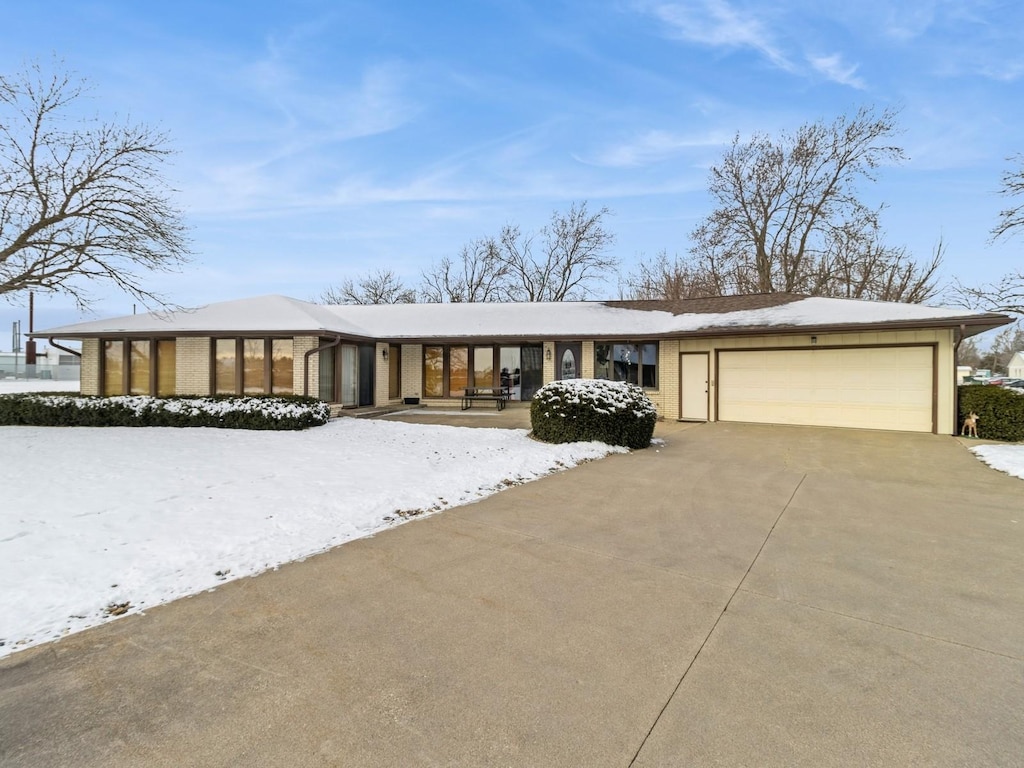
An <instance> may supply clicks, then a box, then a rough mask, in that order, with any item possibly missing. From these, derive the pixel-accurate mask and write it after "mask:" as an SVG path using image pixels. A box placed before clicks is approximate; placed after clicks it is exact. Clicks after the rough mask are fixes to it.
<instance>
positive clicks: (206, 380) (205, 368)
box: [174, 336, 211, 395]
mask: <svg viewBox="0 0 1024 768" xmlns="http://www.w3.org/2000/svg"><path fill="white" fill-rule="evenodd" d="M210 344H211V340H210V339H209V338H207V337H194V336H181V337H179V338H177V339H175V340H174V393H175V394H177V395H209V394H210V391H211V388H210V383H211V382H210V376H211V373H210V355H211V352H210Z"/></svg>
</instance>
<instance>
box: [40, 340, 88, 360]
mask: <svg viewBox="0 0 1024 768" xmlns="http://www.w3.org/2000/svg"><path fill="white" fill-rule="evenodd" d="M46 341H47V343H49V345H50V346H51V347H55V348H56V349H59V350H60V351H61V352H67V353H68V354H69V355H74V356H75V357H78V358H80V357H81V356H82V353H81V352H79V351H78V350H75V349H71V348H70V347H62V346H61V345H60V344H58V343H57V342H56V341H54V340H53V336H51V337H50V338H48V339H47V340H46Z"/></svg>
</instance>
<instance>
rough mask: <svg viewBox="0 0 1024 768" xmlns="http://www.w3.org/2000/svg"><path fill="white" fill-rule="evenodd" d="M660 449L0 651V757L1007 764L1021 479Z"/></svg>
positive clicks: (908, 454)
mask: <svg viewBox="0 0 1024 768" xmlns="http://www.w3.org/2000/svg"><path fill="white" fill-rule="evenodd" d="M660 432H661V433H662V434H663V435H664V437H665V440H666V442H665V444H664V445H662V446H660V447H658V448H657V449H651V450H647V451H642V452H638V453H634V454H630V455H627V456H613V457H610V458H608V459H605V460H602V461H599V462H594V463H591V464H588V465H585V466H583V467H580V468H578V469H575V470H572V471H571V472H566V473H562V474H560V475H556V476H552V477H549V478H546V479H544V480H541V481H539V482H535V483H531V484H528V485H525V486H521V487H517V488H513V489H511V490H509V491H506V492H504V493H502V494H499V495H498V496H494V497H491V498H489V499H486V500H484V501H482V502H480V503H478V504H474V505H472V506H467V507H461V508H458V509H455V510H451V511H448V512H445V513H442V514H439V515H436V516H434V517H431V518H428V519H424V520H419V521H416V522H413V523H410V524H407V525H404V526H402V527H400V528H396V529H393V530H390V531H387V532H385V533H382V534H380V535H378V536H376V537H375V538H372V539H364V540H361V541H357V542H352V543H349V544H346V545H344V546H342V547H339V548H338V549H336V550H334V551H332V552H329V553H326V554H324V555H320V556H317V557H314V558H310V559H309V560H307V561H305V562H302V563H295V564H293V565H290V566H287V567H284V568H281V569H280V570H279V571H276V572H272V573H268V574H265V575H263V576H259V577H256V578H251V579H245V580H242V581H238V582H233V583H229V584H226V585H224V586H223V587H221V588H219V589H217V590H216V591H215V592H210V593H204V594H202V595H198V596H196V597H193V598H189V599H186V600H181V601H178V602H176V603H173V604H171V605H168V606H165V607H162V608H158V609H155V610H152V611H150V612H149V613H148V615H146V616H138V617H130V618H127V619H125V620H122V621H118V622H114V623H112V624H109V625H106V626H104V627H100V628H97V629H94V630H90V631H88V632H84V633H82V634H80V635H77V636H73V637H69V638H67V639H65V640H63V641H61V642H59V643H54V644H51V645H48V646H43V647H40V648H36V649H31V650H28V651H24V652H21V653H18V654H15V655H13V656H11V657H9V658H7V659H6V660H4V661H0V764H2V765H4V766H71V765H73V766H81V767H83V768H85V767H86V766H104V767H114V766H183V765H189V766H252V767H254V768H255V767H258V766H296V767H299V766H403V767H404V766H421V765H422V766H430V765H436V766H588V767H591V766H617V767H619V768H625V767H626V766H630V765H636V766H719V765H720V766H815V767H818V766H833V765H837V766H839V765H841V766H913V765H920V766H946V765H948V766H964V765H970V766H975V767H977V766H1008V765H1018V764H1020V761H1021V756H1022V755H1024V727H1022V726H1024V715H1022V713H1024V684H1022V680H1024V482H1022V481H1020V480H1015V479H1012V478H1010V477H1008V476H1005V475H1002V474H999V473H997V472H995V471H993V470H990V469H988V468H987V467H985V466H984V465H982V464H981V463H980V462H978V461H976V460H975V459H974V458H973V457H971V456H970V455H969V454H968V453H967V451H966V450H965V448H964V447H963V446H962V445H960V444H959V443H958V442H957V441H956V440H954V439H953V438H949V437H936V436H928V435H900V434H890V433H872V432H853V431H840V430H823V429H807V428H786V427H770V426H752V425H751V426H748V425H729V424H707V425H700V426H694V427H686V426H683V425H675V424H670V425H662V426H661V427H660Z"/></svg>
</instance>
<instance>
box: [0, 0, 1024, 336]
mask: <svg viewBox="0 0 1024 768" xmlns="http://www.w3.org/2000/svg"><path fill="white" fill-rule="evenodd" d="M9 5H10V7H8V8H6V9H5V13H4V24H3V25H2V26H0V68H2V71H4V72H7V73H10V72H14V71H16V70H17V69H19V68H21V67H22V65H23V63H24V62H25V61H28V60H39V61H41V62H42V63H43V64H49V62H51V61H52V58H53V57H54V56H56V57H59V58H61V59H63V60H64V62H65V63H66V65H67V67H68V68H69V69H72V70H74V71H75V72H77V73H78V74H79V75H81V76H84V77H86V78H88V79H89V80H90V82H91V84H92V86H93V90H92V93H91V100H90V103H89V105H88V108H89V110H90V111H92V112H94V113H96V114H98V115H100V116H102V117H112V118H117V119H131V120H133V121H139V122H145V123H148V124H151V125H154V126H157V127H160V128H162V129H164V130H166V131H167V132H168V133H169V134H170V136H171V138H172V143H173V146H174V148H175V149H176V150H177V153H178V154H177V155H176V157H175V158H174V159H173V161H172V163H171V165H170V166H169V167H168V176H169V178H170V179H171V181H172V183H173V184H174V186H175V187H176V188H177V189H178V190H179V192H178V194H177V198H176V200H177V202H178V204H179V205H180V206H181V207H182V208H183V210H184V211H185V216H186V219H187V222H188V224H189V225H190V226H191V228H192V237H193V248H194V250H195V253H196V257H195V262H194V263H193V264H192V265H190V266H188V267H186V268H185V270H184V271H182V272H181V273H180V274H176V275H154V276H153V277H152V280H151V281H150V285H151V286H152V287H153V288H154V289H156V290H158V291H161V292H163V293H165V294H166V295H167V296H168V297H169V298H171V299H172V300H174V301H175V302H177V303H179V304H183V305H196V304H202V303H207V302H210V301H217V300H222V299H229V298H238V297H243V296H251V295H259V294H265V293H283V294H286V295H291V296H295V297H297V298H303V299H308V298H312V297H313V296H315V295H316V294H318V293H319V292H320V291H321V290H322V289H323V288H324V287H326V286H327V285H330V284H337V283H339V282H340V281H341V280H343V279H344V278H346V277H357V276H358V275H360V274H362V273H365V272H366V271H368V270H370V269H374V268H378V267H384V268H391V269H393V270H394V271H396V272H397V273H399V274H400V275H401V276H402V277H404V278H405V279H406V280H407V282H410V283H417V282H418V280H419V275H420V273H421V271H422V270H423V269H425V268H428V267H429V266H430V265H431V264H432V263H433V262H435V261H437V260H438V259H440V258H441V257H443V256H445V255H455V254H456V253H457V252H458V250H459V248H460V246H461V245H462V244H463V243H465V242H467V241H469V240H472V239H475V238H478V237H481V236H483V235H488V234H496V233H497V232H498V231H499V229H500V228H501V226H502V225H503V224H505V223H509V222H513V223H518V224H520V225H521V226H522V227H523V228H524V229H525V230H534V229H537V228H539V227H540V226H542V225H543V224H544V222H545V221H546V220H547V219H548V217H549V216H550V214H551V212H552V211H553V210H555V209H558V210H564V209H567V208H568V206H569V205H570V203H571V202H572V201H581V200H587V201H589V204H590V206H591V208H595V209H596V208H599V207H601V206H607V207H608V208H610V209H611V210H612V211H613V212H614V216H612V217H611V218H610V219H609V222H608V224H609V227H610V229H612V230H613V231H614V232H615V233H616V236H617V244H616V247H615V252H616V255H617V256H618V257H619V258H620V259H621V260H622V263H623V271H628V269H629V267H630V265H631V264H633V263H634V262H635V260H636V258H637V257H638V255H640V254H648V255H653V254H656V253H657V252H658V251H661V250H663V249H664V250H667V251H668V252H669V253H670V254H673V253H680V254H683V253H685V252H686V251H687V250H688V248H689V237H688V236H689V232H690V231H691V230H692V229H693V227H694V225H695V224H696V223H697V221H698V220H699V219H700V218H701V217H702V216H703V215H705V214H706V213H708V212H709V210H710V202H709V199H708V197H707V195H706V192H705V188H706V180H707V172H708V168H709V167H710V166H711V165H712V164H713V163H715V162H716V160H718V159H719V158H720V157H721V154H722V152H723V150H724V149H725V147H726V146H727V145H728V143H729V142H730V141H731V140H732V138H733V136H734V135H736V134H737V132H738V133H739V134H740V135H741V136H743V137H749V136H750V135H751V134H752V133H754V132H764V133H769V134H778V133H779V132H780V131H783V130H792V129H794V128H796V127H797V126H799V125H800V124H802V123H805V122H808V121H814V120H818V119H826V120H831V119H833V118H834V117H836V116H838V115H840V114H851V113H853V112H854V111H856V110H857V108H859V107H861V106H863V105H873V106H875V107H877V108H878V109H880V110H881V109H884V108H887V107H896V108H899V109H900V110H901V113H900V118H899V120H900V124H901V126H902V128H903V133H902V134H901V135H900V136H899V138H898V141H899V143H900V144H901V145H902V146H903V148H904V150H905V151H906V154H907V156H908V158H909V159H908V161H907V162H906V163H904V164H902V165H900V166H896V167H891V168H883V169H881V171H880V173H879V177H878V181H877V182H876V183H875V184H873V185H870V186H867V187H864V188H863V196H864V198H865V199H867V200H869V201H871V202H873V203H876V204H880V203H885V204H886V205H887V206H888V209H887V211H886V213H885V215H884V218H883V221H884V224H885V227H886V231H887V241H888V242H889V243H891V244H898V245H906V246H907V247H908V248H909V249H910V251H911V252H912V253H914V254H915V255H916V256H918V257H919V258H922V259H924V258H926V257H928V256H929V255H930V253H931V250H932V248H933V247H934V246H935V244H936V242H937V241H938V239H939V238H940V237H942V238H944V240H945V243H946V245H947V247H948V255H947V259H946V264H945V270H944V277H945V278H950V277H952V276H959V277H961V278H964V279H967V280H969V281H976V280H988V279H994V278H996V277H998V276H999V275H1001V274H1003V273H1004V272H1007V271H1009V270H1010V269H1011V268H1020V267H1021V265H1022V261H1024V258H1022V256H1021V249H1022V247H1024V236H1022V237H1018V238H1017V239H1016V241H1014V240H1010V241H1007V242H1005V243H1000V244H996V245H990V244H989V243H988V232H989V230H990V229H991V227H992V226H993V224H994V223H995V221H996V216H997V214H998V212H999V210H1000V208H1001V207H1002V206H1003V204H1004V200H1003V199H1002V198H1000V197H999V196H998V195H996V190H997V189H998V186H999V178H1000V174H1001V173H1002V172H1003V171H1004V170H1006V169H1007V168H1008V167H1009V164H1008V163H1007V161H1006V158H1007V156H1010V155H1013V154H1016V153H1019V152H1024V132H1022V130H1021V125H1022V122H1024V99H1022V98H1021V97H1022V95H1024V88H1022V83H1024V9H1022V7H1021V5H1020V4H1019V3H1017V2H1013V1H1009V2H983V1H977V2H975V1H972V0H956V1H955V2H945V1H943V0H934V1H926V0H920V1H916V0H908V1H907V2H900V3H893V2H891V1H886V2H880V1H876V0H861V1H860V2H841V3H838V2H821V0H814V1H812V0H806V1H804V0H778V1H777V2H773V1H771V0H769V1H762V2H741V0H679V1H677V2H673V1H672V0H664V1H663V2H647V1H646V0H635V1H634V0H608V1H607V2H605V1H602V0H546V1H545V2H523V1H517V0H475V1H468V0H467V1H466V2H446V3H424V2H404V1H400V0H366V1H361V2H345V1H344V0H340V1H336V2H326V1H321V0H293V1H292V2H262V1H261V0H249V2H245V3H241V2H238V3H232V2H209V1H207V2H189V1H188V0H185V1H182V2H174V3H139V2H112V1H110V0H92V1H90V0H74V1H73V2H72V1H66V0H50V1H49V2H46V3H15V4H9ZM615 292H616V287H615V285H614V284H610V285H608V286H607V290H606V291H605V295H604V296H597V297H596V298H604V297H613V296H614V295H615ZM96 296H97V299H98V300H97V302H96V304H95V306H94V311H95V313H96V315H99V316H107V315H115V314H124V313H130V312H131V311H132V299H131V298H130V297H127V296H123V295H118V294H116V293H114V292H112V291H106V290H102V289H101V290H97V291H96ZM18 301H19V304H24V303H25V302H24V301H22V299H21V298H19V300H18ZM88 317H89V316H86V318H85V319H88ZM79 318H80V315H79V314H78V313H77V312H76V311H75V310H74V308H73V307H72V306H71V305H70V302H68V301H67V300H65V299H60V298H53V299H47V298H41V297H37V312H36V327H37V328H40V327H47V326H52V325H58V324H62V323H65V322H74V321H75V320H77V319H79ZM14 319H22V320H23V321H24V323H23V324H24V325H25V326H26V327H27V311H26V310H25V309H24V308H23V307H22V306H11V305H9V304H3V303H0V324H2V325H0V328H2V329H9V328H10V324H11V321H12V320H14ZM7 337H8V334H7V333H6V330H4V331H3V332H0V349H4V350H7V349H9V348H10V347H9V344H10V342H9V340H8V338H7Z"/></svg>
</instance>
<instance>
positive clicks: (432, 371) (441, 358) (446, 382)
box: [423, 345, 496, 397]
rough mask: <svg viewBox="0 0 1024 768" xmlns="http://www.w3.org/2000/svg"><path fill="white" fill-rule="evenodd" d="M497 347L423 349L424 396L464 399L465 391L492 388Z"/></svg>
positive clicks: (434, 347)
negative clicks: (495, 349) (474, 388)
mask: <svg viewBox="0 0 1024 768" xmlns="http://www.w3.org/2000/svg"><path fill="white" fill-rule="evenodd" d="M493 386H496V382H495V380H494V347H467V346H461V345H456V346H451V347H441V346H429V347H424V348H423V396H424V397H462V395H463V394H464V393H465V391H466V387H493Z"/></svg>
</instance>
